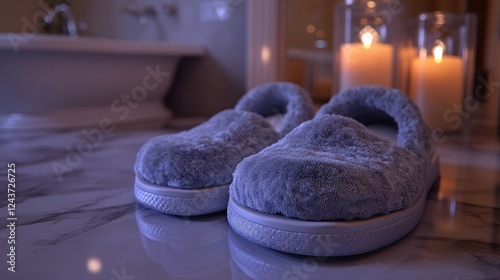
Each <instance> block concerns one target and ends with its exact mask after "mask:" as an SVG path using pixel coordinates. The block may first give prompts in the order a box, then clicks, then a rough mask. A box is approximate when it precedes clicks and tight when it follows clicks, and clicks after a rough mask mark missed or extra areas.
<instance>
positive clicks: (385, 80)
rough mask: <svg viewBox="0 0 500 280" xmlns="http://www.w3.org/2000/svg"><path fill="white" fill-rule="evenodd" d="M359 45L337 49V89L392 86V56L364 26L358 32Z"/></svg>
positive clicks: (346, 45)
mask: <svg viewBox="0 0 500 280" xmlns="http://www.w3.org/2000/svg"><path fill="white" fill-rule="evenodd" d="M359 38H360V40H361V43H349V44H343V45H342V46H341V47H340V67H341V68H340V89H341V90H343V89H346V88H349V87H353V86H358V85H381V86H386V87H390V86H392V64H393V63H392V59H393V58H392V52H393V47H392V46H391V45H389V44H384V43H379V42H378V41H379V34H378V33H377V30H375V29H374V28H373V27H371V26H369V25H367V26H365V27H364V28H363V29H362V30H361V31H360V32H359Z"/></svg>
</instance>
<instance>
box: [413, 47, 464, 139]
mask: <svg viewBox="0 0 500 280" xmlns="http://www.w3.org/2000/svg"><path fill="white" fill-rule="evenodd" d="M445 50H446V48H445V45H444V43H443V42H442V41H440V40H437V41H436V44H435V47H434V48H433V49H432V53H433V56H432V57H427V54H426V52H425V50H423V51H422V52H421V53H420V56H419V58H414V59H413V60H412V62H411V79H410V96H411V98H412V99H413V101H414V102H415V103H416V104H417V106H418V107H419V108H420V111H421V112H422V116H423V118H424V120H425V121H426V122H427V124H429V125H430V126H431V127H432V128H441V129H443V130H452V125H455V122H450V121H446V119H445V117H444V116H443V115H444V113H445V112H446V111H447V110H449V109H453V105H454V104H462V98H463V82H464V81H463V75H462V71H463V68H462V66H463V62H462V59H461V58H460V57H458V56H452V55H443V54H444V52H445Z"/></svg>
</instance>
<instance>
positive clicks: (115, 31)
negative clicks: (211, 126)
mask: <svg viewBox="0 0 500 280" xmlns="http://www.w3.org/2000/svg"><path fill="white" fill-rule="evenodd" d="M39 1H40V0H23V1H12V0H0V32H21V31H22V26H23V18H27V19H28V20H30V21H32V18H33V15H34V14H35V13H36V12H37V11H41V10H43V9H42V8H41V6H40V5H39V4H38V3H39ZM129 2H135V3H136V4H137V6H138V8H139V9H143V8H145V7H147V6H149V7H154V5H155V4H156V3H162V2H163V3H174V4H175V5H177V7H178V13H177V15H173V16H171V15H167V14H158V15H156V16H149V17H146V19H147V23H146V24H141V23H139V18H138V17H137V16H133V15H132V14H130V13H129V12H127V9H126V8H127V4H128V3H129ZM71 7H72V8H73V10H74V13H75V16H76V18H77V19H78V21H79V22H83V23H84V25H85V26H83V27H86V28H85V30H82V31H81V34H82V35H84V36H95V37H104V38H114V39H125V40H139V41H167V42H176V43H186V44H198V45H202V46H204V47H205V48H206V50H207V56H206V57H205V58H203V59H189V58H188V59H184V60H183V61H182V63H181V67H180V69H179V71H178V75H177V77H176V80H175V83H174V86H173V88H172V90H171V92H170V94H169V95H168V96H167V98H166V103H167V105H168V106H169V107H170V108H171V109H172V110H173V111H174V113H176V114H177V115H182V116H209V115H212V114H214V113H216V112H218V111H220V110H222V109H224V108H229V107H232V106H234V104H235V103H236V101H237V100H238V99H239V98H240V97H241V95H243V93H244V91H245V73H246V60H245V56H246V18H247V16H246V14H247V5H246V0H182V1H180V0H163V1H158V0H137V1H129V0H106V1H102V0H72V1H71Z"/></svg>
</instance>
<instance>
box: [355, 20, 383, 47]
mask: <svg viewBox="0 0 500 280" xmlns="http://www.w3.org/2000/svg"><path fill="white" fill-rule="evenodd" d="M379 38H380V37H379V35H378V32H377V30H375V28H373V27H371V26H370V25H367V26H365V27H364V28H363V29H361V31H360V32H359V39H360V40H361V42H362V43H363V48H365V49H369V48H370V47H371V46H372V44H373V43H376V42H378V40H379Z"/></svg>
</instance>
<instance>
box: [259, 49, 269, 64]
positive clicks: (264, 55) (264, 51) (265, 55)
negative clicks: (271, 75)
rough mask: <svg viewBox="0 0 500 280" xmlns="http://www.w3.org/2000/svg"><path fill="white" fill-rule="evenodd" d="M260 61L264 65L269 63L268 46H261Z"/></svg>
mask: <svg viewBox="0 0 500 280" xmlns="http://www.w3.org/2000/svg"><path fill="white" fill-rule="evenodd" d="M260 59H261V61H262V63H264V64H268V63H269V60H270V59H271V50H270V49H269V47H268V46H263V47H262V49H261V50H260Z"/></svg>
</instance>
